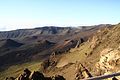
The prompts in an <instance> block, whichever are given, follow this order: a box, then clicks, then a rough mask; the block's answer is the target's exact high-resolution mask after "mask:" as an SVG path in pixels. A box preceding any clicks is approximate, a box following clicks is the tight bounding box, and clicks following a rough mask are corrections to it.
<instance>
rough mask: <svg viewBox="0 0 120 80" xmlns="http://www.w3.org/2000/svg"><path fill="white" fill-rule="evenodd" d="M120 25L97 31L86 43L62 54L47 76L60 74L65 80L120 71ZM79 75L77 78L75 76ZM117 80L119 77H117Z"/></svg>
mask: <svg viewBox="0 0 120 80" xmlns="http://www.w3.org/2000/svg"><path fill="white" fill-rule="evenodd" d="M119 34H120V24H118V25H116V26H114V27H112V28H105V29H101V30H98V31H97V33H96V34H95V35H94V36H93V37H91V38H89V40H88V41H87V42H84V43H82V44H80V46H79V47H78V48H72V49H70V51H69V52H67V53H66V54H63V55H62V56H61V58H60V60H59V61H58V63H57V65H56V68H55V69H53V70H50V71H49V72H47V73H46V74H47V75H55V74H61V75H62V76H64V77H65V78H66V79H67V80H74V79H75V78H77V79H78V78H87V77H91V76H98V75H105V74H110V73H114V72H119V71H120V36H119ZM78 74H79V76H77V75H78ZM117 78H118V79H119V77H117Z"/></svg>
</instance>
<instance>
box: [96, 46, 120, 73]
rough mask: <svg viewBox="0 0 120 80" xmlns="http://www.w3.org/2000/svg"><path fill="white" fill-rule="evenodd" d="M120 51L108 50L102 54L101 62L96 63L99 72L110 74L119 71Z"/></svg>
mask: <svg viewBox="0 0 120 80" xmlns="http://www.w3.org/2000/svg"><path fill="white" fill-rule="evenodd" d="M119 53H120V50H119V49H113V48H106V49H104V50H103V51H101V52H100V60H99V62H97V63H96V67H97V70H98V71H99V72H102V73H101V74H106V73H108V72H111V73H112V72H117V71H119V67H118V65H120V54H119Z"/></svg>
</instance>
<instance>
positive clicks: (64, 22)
mask: <svg viewBox="0 0 120 80" xmlns="http://www.w3.org/2000/svg"><path fill="white" fill-rule="evenodd" d="M119 22H120V0H0V31H1V30H13V29H21V28H31V27H39V26H79V25H95V24H101V23H103V24H105V23H111V24H116V23H119Z"/></svg>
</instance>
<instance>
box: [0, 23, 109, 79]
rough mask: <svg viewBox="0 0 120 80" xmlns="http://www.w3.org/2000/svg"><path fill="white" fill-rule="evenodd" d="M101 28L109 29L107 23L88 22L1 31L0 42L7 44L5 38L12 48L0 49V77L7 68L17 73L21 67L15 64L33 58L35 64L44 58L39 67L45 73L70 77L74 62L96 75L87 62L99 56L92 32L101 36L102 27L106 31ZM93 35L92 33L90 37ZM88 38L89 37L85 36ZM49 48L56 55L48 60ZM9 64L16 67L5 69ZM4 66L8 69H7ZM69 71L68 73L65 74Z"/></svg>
mask: <svg viewBox="0 0 120 80" xmlns="http://www.w3.org/2000/svg"><path fill="white" fill-rule="evenodd" d="M104 28H106V29H108V30H109V29H111V25H104V26H103V25H102V26H91V27H89V28H88V27H83V28H70V27H67V28H64V27H62V28H60V27H43V28H35V29H28V30H26V29H25V30H15V31H8V32H1V33H0V35H1V40H4V41H3V42H2V41H1V44H2V45H6V44H7V45H9V41H11V42H10V45H9V46H11V47H13V48H12V49H11V48H10V49H9V50H3V51H1V52H0V65H1V66H0V70H1V71H3V72H2V74H3V75H2V76H3V77H2V78H1V79H3V78H4V77H5V75H4V74H6V73H7V75H9V76H10V73H11V72H14V74H15V75H17V76H18V73H20V72H21V70H22V69H21V68H20V70H19V68H18V69H17V67H16V66H15V65H18V64H26V63H28V64H31V63H33V62H37V63H35V64H38V62H39V63H41V61H44V60H45V63H46V62H47V63H46V64H48V65H47V66H46V65H44V66H46V67H45V68H44V69H45V72H44V71H43V72H44V74H45V76H53V75H55V74H57V75H59V74H60V75H62V76H64V77H65V78H66V79H67V80H73V78H75V74H76V72H75V70H76V69H78V68H76V67H75V66H78V65H79V67H82V68H83V70H84V69H85V71H86V72H87V73H89V72H88V71H89V70H90V73H89V74H90V75H96V73H94V71H93V70H94V69H91V66H93V65H94V64H91V63H94V62H95V63H96V64H98V63H97V62H96V61H98V60H99V57H100V56H97V57H96V54H95V53H96V51H97V47H96V46H97V45H98V44H100V43H98V42H96V41H98V37H97V38H96V36H101V37H103V36H102V35H103V34H105V33H104V32H103V31H106V30H104ZM99 29H102V30H99ZM97 30H99V31H98V32H97ZM96 32H97V33H96ZM108 32H109V31H108ZM108 32H106V33H108ZM93 35H96V36H94V37H93V38H90V37H92V36H93ZM105 35H106V34H105ZM8 38H10V39H8ZM88 38H90V39H89V40H88ZM87 40H88V41H87ZM86 41H87V42H86ZM13 44H15V45H13ZM18 44H21V45H18ZM4 48H6V46H5V47H0V50H2V49H4ZM100 49H101V48H100ZM98 51H99V50H98ZM53 52H54V53H55V55H56V59H57V60H55V61H54V60H53V59H52V61H51V58H50V55H51V54H52V53H53ZM86 58H87V59H86ZM94 58H95V59H94ZM93 59H94V60H93ZM87 60H88V62H87ZM48 61H49V62H48ZM53 63H55V64H53ZM43 64H44V62H43ZM89 64H91V65H89ZM88 65H89V66H88ZM13 66H14V67H15V68H16V70H13V69H12V70H11V68H10V69H9V67H13ZM42 66H43V65H42ZM49 66H50V67H49ZM51 66H52V68H51ZM86 66H87V67H86ZM24 67H25V66H24ZM6 68H8V71H9V70H10V71H9V72H8V71H7V70H6ZM39 68H40V66H39ZM37 69H38V67H37ZM46 72H47V73H46ZM14 74H13V75H14ZM11 75H12V74H11ZM69 75H70V76H71V77H69Z"/></svg>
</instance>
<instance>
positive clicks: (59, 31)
mask: <svg viewBox="0 0 120 80" xmlns="http://www.w3.org/2000/svg"><path fill="white" fill-rule="evenodd" d="M105 26H111V25H110V24H101V25H95V26H79V27H56V26H45V27H38V28H33V29H18V30H12V31H1V32H0V39H10V38H23V37H28V36H35V35H65V34H67V33H72V32H76V31H80V30H81V29H84V30H88V29H92V28H96V29H98V28H101V27H105Z"/></svg>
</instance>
